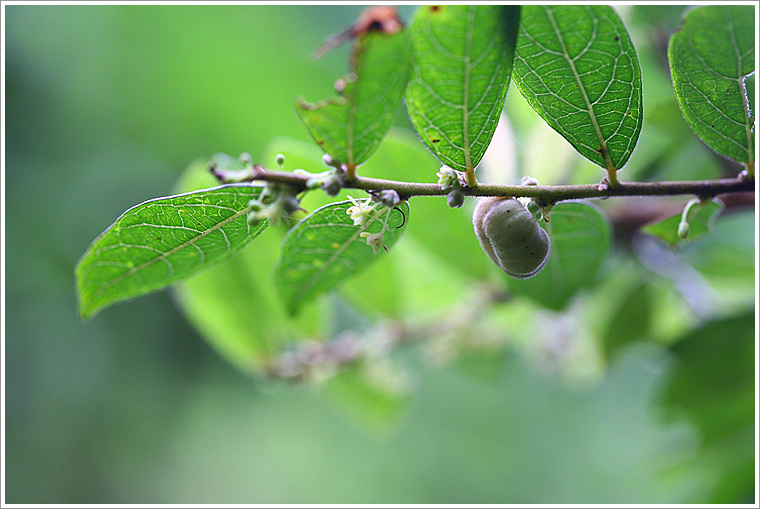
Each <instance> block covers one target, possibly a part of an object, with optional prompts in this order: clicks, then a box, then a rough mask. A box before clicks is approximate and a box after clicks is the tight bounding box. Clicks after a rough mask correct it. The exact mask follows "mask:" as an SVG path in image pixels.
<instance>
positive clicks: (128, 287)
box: [76, 185, 267, 319]
mask: <svg viewBox="0 0 760 509" xmlns="http://www.w3.org/2000/svg"><path fill="white" fill-rule="evenodd" d="M260 189H261V188H259V187H254V186H251V185H227V186H220V187H217V188H213V189H208V190H205V191H198V192H193V193H187V194H180V195H176V196H169V197H164V198H156V199H153V200H148V201H146V202H144V203H141V204H140V205H136V206H135V207H132V208H131V209H129V210H127V211H126V212H125V213H124V214H122V215H121V217H119V218H118V219H117V220H116V222H115V223H114V224H113V225H111V226H110V227H109V228H108V229H107V230H106V231H105V232H103V233H102V234H101V235H100V236H99V237H98V238H97V239H95V240H94V241H93V243H92V244H91V245H90V247H89V248H88V249H87V252H86V253H85V254H84V256H82V258H81V259H80V260H79V263H78V264H77V267H76V281H77V292H78V296H79V312H80V315H81V316H82V318H85V319H86V318H90V317H91V316H93V315H94V314H95V313H97V312H98V311H100V310H101V309H103V308H105V307H107V306H109V305H111V304H113V303H115V302H119V301H123V300H127V299H131V298H134V297H137V296H140V295H144V294H146V293H149V292H152V291H155V290H159V289H162V288H164V287H166V286H168V285H169V284H171V283H173V282H175V281H179V280H181V279H184V278H186V277H188V276H190V275H192V274H194V273H196V272H198V271H201V270H203V269H205V268H208V267H210V266H212V265H214V264H216V263H218V262H220V261H222V260H224V259H227V258H229V257H230V256H232V255H233V254H234V253H236V252H237V251H238V250H239V249H240V248H242V247H243V246H244V245H245V244H247V243H248V241H250V240H251V239H252V238H254V237H256V236H257V235H258V234H259V233H261V231H262V230H264V228H266V226H267V223H266V222H261V223H260V224H259V225H257V226H256V227H251V226H249V225H248V223H247V221H246V213H247V212H248V207H247V204H248V201H249V200H251V199H252V198H254V197H255V196H256V195H257V194H258V193H259V192H260Z"/></svg>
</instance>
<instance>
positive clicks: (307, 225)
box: [277, 201, 409, 313]
mask: <svg viewBox="0 0 760 509" xmlns="http://www.w3.org/2000/svg"><path fill="white" fill-rule="evenodd" d="M350 206H351V202H349V201H344V202H339V203H333V204H330V205H326V206H324V207H321V208H319V209H317V210H315V211H314V212H313V213H312V214H310V215H309V216H308V217H306V218H304V219H303V220H302V221H301V222H299V223H298V224H297V225H296V226H295V227H294V228H293V229H292V230H291V231H290V232H289V234H288V236H287V237H286V238H285V240H284V241H283V247H282V256H281V258H280V261H279V264H278V266H277V284H278V286H279V289H280V293H281V295H282V296H283V299H284V301H285V305H286V307H287V309H288V311H289V312H290V313H296V312H297V311H298V310H299V308H300V307H301V305H302V304H304V303H305V302H308V301H309V300H311V299H313V298H315V297H316V296H317V295H319V294H322V293H324V292H327V291H328V290H331V289H332V288H334V287H336V286H337V285H338V284H340V283H341V282H342V281H344V280H346V279H348V278H349V277H351V276H352V275H354V274H357V273H358V272H360V271H361V270H363V269H364V268H365V267H367V266H368V265H369V264H370V263H372V262H373V261H374V260H376V259H377V258H378V257H379V256H384V255H385V253H384V251H383V250H381V251H380V252H379V253H377V254H375V253H374V252H373V249H372V247H370V246H369V245H367V241H366V239H364V238H361V237H360V234H361V233H362V232H363V231H367V232H370V233H378V232H380V231H381V230H382V228H383V225H382V223H383V220H384V219H385V217H386V214H387V212H383V213H382V214H376V213H375V214H373V215H372V216H370V217H368V218H367V220H366V225H365V228H362V227H361V226H354V224H353V220H352V219H351V218H350V217H349V215H348V214H347V213H346V211H347V210H348V208H349V207H350ZM399 209H401V210H403V214H402V212H400V211H399V210H398V209H391V210H390V215H389V216H388V226H387V228H386V230H385V234H384V237H383V244H384V245H385V247H387V248H389V249H390V247H391V246H392V245H393V244H394V243H395V242H396V239H397V238H398V237H399V235H400V234H401V233H402V232H403V231H404V228H405V226H406V221H405V217H404V215H406V219H408V218H409V205H408V204H406V203H404V204H402V205H400V206H399ZM402 225H403V226H402ZM368 291H371V289H368Z"/></svg>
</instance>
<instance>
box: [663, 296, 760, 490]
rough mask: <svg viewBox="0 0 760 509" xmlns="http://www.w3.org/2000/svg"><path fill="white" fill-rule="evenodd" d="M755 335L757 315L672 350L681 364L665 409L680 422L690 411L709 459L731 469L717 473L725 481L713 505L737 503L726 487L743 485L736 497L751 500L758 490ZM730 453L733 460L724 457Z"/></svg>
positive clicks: (707, 329)
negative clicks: (754, 489) (717, 459)
mask: <svg viewBox="0 0 760 509" xmlns="http://www.w3.org/2000/svg"><path fill="white" fill-rule="evenodd" d="M754 330H755V317H754V312H752V311H749V312H746V313H741V314H737V315H735V316H733V317H730V318H724V319H719V320H714V321H711V322H708V323H706V324H705V325H703V326H702V327H700V328H698V329H696V330H694V331H691V332H690V333H688V334H686V335H685V336H684V337H683V338H682V339H681V341H679V342H678V343H676V344H675V345H674V346H673V347H672V348H671V351H672V352H673V354H674V355H675V356H676V359H677V361H678V364H677V366H676V371H675V372H674V374H673V375H672V377H671V379H670V381H669V383H668V385H667V387H666V389H665V395H664V399H663V404H664V405H665V406H666V408H669V409H670V410H671V411H673V412H674V415H675V416H678V417H681V416H682V415H683V414H682V413H683V412H684V411H685V412H686V413H687V414H688V415H689V417H690V418H691V419H692V420H693V421H694V422H695V423H696V424H697V426H698V427H699V430H700V431H701V434H702V438H703V442H704V445H703V447H704V448H705V449H706V450H707V451H708V454H710V455H714V456H715V457H721V456H723V457H722V458H721V462H725V463H726V465H725V466H724V468H720V469H716V470H715V472H721V473H722V474H723V475H722V477H721V478H720V479H718V481H717V483H716V484H717V486H716V489H715V491H714V495H713V497H714V499H713V500H711V501H710V502H712V503H728V502H735V501H736V500H735V499H732V498H731V495H735V493H727V492H724V490H723V489H722V487H723V486H729V485H732V484H734V485H735V484H737V483H738V484H740V485H742V486H743V489H740V490H737V488H736V487H734V488H733V490H732V491H740V493H741V492H743V493H742V494H748V493H751V491H752V486H753V485H754V472H753V470H754V469H752V468H750V467H751V466H752V465H753V463H754V453H753V450H754V445H755V440H756V437H755V433H754V420H755V404H756V400H755V348H756V345H755V341H754V338H755V333H754ZM737 441H739V442H737ZM740 444H743V445H742V446H739V447H737V446H738V445H740ZM724 449H728V450H729V451H730V452H731V454H729V455H721V451H722V450H724ZM726 456H728V457H726ZM739 475H740V476H741V478H740V479H737V476H739ZM727 495H728V496H727ZM726 498H727V499H726Z"/></svg>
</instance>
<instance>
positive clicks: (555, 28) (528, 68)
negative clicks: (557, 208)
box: [513, 5, 642, 171]
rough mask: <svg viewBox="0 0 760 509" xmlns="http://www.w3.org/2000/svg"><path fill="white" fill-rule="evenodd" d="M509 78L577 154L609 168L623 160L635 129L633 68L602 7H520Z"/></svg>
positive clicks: (638, 116)
mask: <svg viewBox="0 0 760 509" xmlns="http://www.w3.org/2000/svg"><path fill="white" fill-rule="evenodd" d="M513 78H514V80H515V85H517V88H518V89H519V90H520V93H521V94H522V95H523V97H525V99H526V100H527V101H528V103H529V104H530V105H531V106H532V107H533V109H535V110H536V112H538V114H539V115H541V117H542V118H543V119H544V120H545V121H546V123H547V124H549V125H550V126H551V127H552V128H553V129H555V130H556V131H557V132H559V133H560V134H561V135H562V136H563V137H564V138H565V139H567V141H569V142H570V144H572V145H573V147H575V149H576V150H577V151H578V152H579V153H580V154H581V155H583V156H584V157H586V158H588V159H589V160H590V161H592V162H593V163H595V164H598V165H599V166H601V167H602V168H605V169H607V170H612V171H614V170H616V169H619V168H622V167H623V165H624V164H625V163H626V162H627V161H628V158H629V157H630V155H631V152H632V151H633V148H634V146H635V145H636V141H637V140H638V137H639V133H640V131H641V121H642V92H641V69H640V67H639V59H638V55H637V53H636V49H635V48H634V46H633V42H632V41H631V38H630V36H629V35H628V32H627V31H626V28H625V26H624V25H623V22H622V21H621V20H620V18H619V17H618V15H617V13H616V12H615V11H614V10H613V9H612V8H611V7H610V6H608V5H554V6H551V5H528V6H524V7H523V12H522V16H521V20H520V35H519V37H518V39H517V50H516V54H515V68H514V72H513Z"/></svg>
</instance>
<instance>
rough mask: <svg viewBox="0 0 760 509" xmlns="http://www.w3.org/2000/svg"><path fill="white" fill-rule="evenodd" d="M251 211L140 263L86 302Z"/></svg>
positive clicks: (216, 225) (226, 220)
mask: <svg viewBox="0 0 760 509" xmlns="http://www.w3.org/2000/svg"><path fill="white" fill-rule="evenodd" d="M251 210H253V208H252V206H250V205H249V206H247V207H245V208H244V209H242V210H240V211H238V212H236V213H235V214H233V215H231V216H230V217H228V218H226V219H224V220H222V221H220V222H218V223H216V224H214V225H213V226H211V227H210V228H208V229H207V230H204V231H202V232H200V233H199V234H198V235H197V236H196V237H193V238H192V239H189V240H186V241H185V242H183V243H182V244H180V245H178V246H176V247H173V248H172V249H170V250H169V251H166V252H165V253H162V254H161V255H159V256H157V257H156V258H152V259H150V260H147V261H145V262H143V263H141V264H140V265H137V266H135V267H132V268H131V269H129V270H128V271H126V272H123V273H122V274H120V275H119V276H117V277H115V278H113V279H112V280H111V281H109V282H108V283H107V284H103V285H101V286H99V287H98V289H97V291H95V292H93V293H92V294H91V296H90V298H89V299H87V300H88V302H93V301H95V300H96V299H97V298H98V297H100V296H101V295H102V294H103V293H104V292H105V291H106V290H108V289H109V288H112V287H113V286H114V285H117V284H118V283H120V282H121V281H123V280H124V279H126V278H128V277H130V276H132V275H134V274H136V273H138V272H139V271H141V270H143V269H145V268H146V267H149V266H151V265H153V264H154V263H157V262H159V261H161V260H165V259H167V258H168V257H170V256H171V255H173V254H174V253H176V252H178V251H181V250H182V249H184V248H186V247H188V246H192V245H194V244H196V243H197V242H199V241H201V240H203V239H204V238H205V237H207V236H208V235H210V234H211V233H214V232H215V231H217V230H219V229H220V228H222V227H224V226H227V225H228V224H229V223H231V222H232V221H235V220H236V219H239V218H240V217H242V216H245V215H246V214H248V212H250V211H251Z"/></svg>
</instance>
